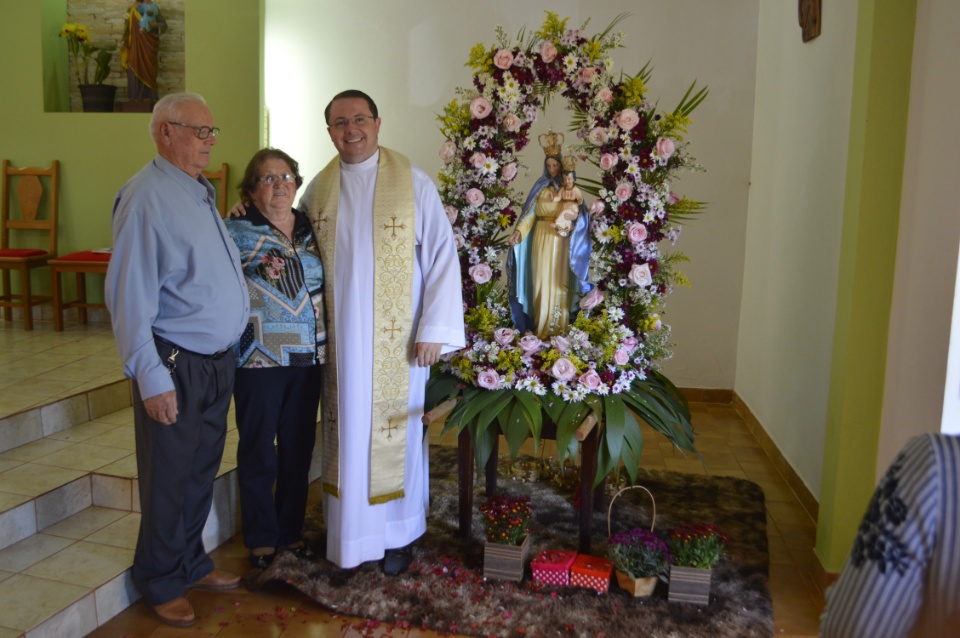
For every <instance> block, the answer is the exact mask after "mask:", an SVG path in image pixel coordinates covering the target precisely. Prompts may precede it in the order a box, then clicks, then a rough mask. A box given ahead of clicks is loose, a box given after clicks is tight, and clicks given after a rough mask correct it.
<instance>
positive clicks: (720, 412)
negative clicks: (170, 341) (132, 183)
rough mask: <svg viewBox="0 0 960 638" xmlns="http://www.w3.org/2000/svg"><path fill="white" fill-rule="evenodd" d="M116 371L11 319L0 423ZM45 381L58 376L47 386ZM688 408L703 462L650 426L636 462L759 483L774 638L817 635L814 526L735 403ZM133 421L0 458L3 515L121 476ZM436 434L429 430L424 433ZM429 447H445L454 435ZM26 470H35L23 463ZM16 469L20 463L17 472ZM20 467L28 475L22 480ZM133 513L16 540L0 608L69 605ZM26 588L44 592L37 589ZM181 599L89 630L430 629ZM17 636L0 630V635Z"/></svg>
mask: <svg viewBox="0 0 960 638" xmlns="http://www.w3.org/2000/svg"><path fill="white" fill-rule="evenodd" d="M18 362H19V363H18ZM111 366H112V367H111ZM83 370H89V371H90V375H91V378H85V377H84V376H83V375H82V374H80V371H83ZM118 378H119V362H118V360H117V355H116V349H115V347H114V345H113V341H112V338H111V337H110V330H109V328H108V327H106V326H104V325H97V324H92V325H90V326H87V327H81V326H76V325H74V326H69V325H68V328H67V330H66V331H65V332H63V333H54V332H53V331H52V326H51V325H49V324H48V323H44V322H40V323H39V324H38V325H37V326H36V328H35V329H34V331H33V332H32V333H25V332H23V330H22V327H21V326H20V325H19V324H16V323H8V322H3V321H0V418H2V417H3V416H5V415H7V414H11V413H14V412H17V411H20V410H23V409H25V408H29V407H33V406H36V405H42V404H45V403H48V402H49V401H51V400H54V399H57V398H62V397H64V396H69V395H72V394H75V393H76V392H80V391H83V390H84V389H88V388H90V387H95V386H97V385H102V384H103V383H109V382H113V381H116V380H117V379H118ZM47 379H50V380H56V381H61V382H62V383H47V382H46V380H47ZM70 384H72V385H70ZM691 408H692V411H693V415H694V425H695V427H696V429H697V431H698V434H699V436H698V439H697V445H698V448H699V449H700V450H701V452H702V454H703V456H704V459H705V460H706V462H707V464H708V469H705V468H704V467H703V466H702V465H701V464H700V463H699V462H698V461H694V460H688V459H684V458H683V457H681V456H679V455H678V454H676V453H675V452H674V451H673V449H672V448H671V446H670V445H669V444H668V443H667V442H666V441H665V440H663V439H662V437H659V435H657V434H655V433H653V432H652V431H649V432H647V433H646V434H647V437H646V439H645V440H646V441H647V442H648V445H647V446H646V447H645V449H644V452H643V456H642V463H643V465H644V466H645V467H651V468H662V469H668V470H674V471H680V472H689V473H697V474H701V473H710V474H717V475H725V476H736V477H740V478H747V479H750V480H753V481H755V482H757V483H759V484H760V485H761V486H762V487H763V488H764V490H765V492H766V496H767V512H768V518H767V528H768V540H769V547H770V589H771V592H772V594H773V601H774V621H775V624H776V635H777V636H784V637H788V636H793V637H800V636H816V635H817V626H818V617H819V614H820V612H821V610H822V607H823V596H822V592H821V590H820V587H819V586H818V583H819V582H820V579H819V578H818V574H819V571H820V570H819V568H818V563H817V559H816V558H815V556H814V554H813V549H812V548H813V544H814V538H815V525H814V522H813V521H812V520H811V519H810V517H809V516H808V514H807V513H806V512H805V510H804V509H803V508H802V507H801V506H800V504H799V502H798V500H797V499H796V497H795V496H794V494H793V493H792V492H791V490H790V489H789V487H788V486H787V484H786V483H785V482H784V480H783V479H782V478H781V477H780V476H779V474H778V473H777V471H776V470H775V469H774V465H773V463H772V462H771V461H770V460H769V459H768V458H767V457H766V456H765V454H764V452H763V451H762V450H761V448H760V446H759V445H758V444H757V442H756V440H755V439H754V437H753V436H752V434H750V432H749V430H748V429H747V426H746V424H745V423H744V421H743V419H742V418H741V417H740V416H739V415H738V414H737V413H736V412H735V410H733V408H731V407H729V406H726V405H717V404H705V403H696V404H692V405H691ZM131 425H132V416H131V415H130V411H129V409H127V410H121V411H116V412H112V413H109V414H105V415H102V416H99V417H97V418H95V419H92V420H90V421H89V422H86V423H83V424H80V425H77V426H75V427H73V428H70V429H69V430H64V431H62V432H59V433H55V434H52V435H51V436H49V437H47V438H45V439H42V440H40V441H37V442H36V443H33V444H28V445H24V446H20V447H18V448H14V449H13V450H9V451H7V452H4V453H2V454H0V510H3V509H8V505H9V503H10V502H15V501H16V500H17V499H22V498H25V495H24V494H23V492H26V491H27V490H26V489H25V488H24V487H23V485H31V486H32V485H33V482H34V481H37V480H40V478H39V477H42V476H46V475H48V474H50V473H57V472H59V473H67V474H69V473H70V472H83V471H84V470H85V469H87V468H89V467H90V466H92V465H97V464H100V466H104V465H111V464H113V465H114V466H115V467H121V468H125V471H126V472H127V474H126V475H127V476H132V474H129V472H130V471H131V468H132V471H134V472H135V466H133V465H131V464H130V460H131V459H132V456H131V455H132V433H131V431H130V430H131ZM438 432H439V429H437V433H438ZM231 434H232V436H231V437H230V438H235V431H234V432H232V433H231ZM437 436H438V434H433V433H432V434H431V437H432V439H436V438H437ZM437 442H440V443H443V444H452V443H453V441H452V439H451V437H446V438H445V439H444V440H443V441H437ZM652 442H656V444H651V443H652ZM71 448H72V451H71ZM233 458H234V457H233V453H232V452H227V453H226V454H225V458H224V461H225V463H224V465H223V466H222V467H221V472H223V471H229V469H231V465H230V464H231V461H232V459H233ZM124 463H126V465H124ZM28 466H32V467H33V470H31V471H28V470H27V469H25V468H26V467H28ZM18 468H21V469H19V471H16V470H18ZM37 468H40V469H39V470H38V469H37ZM11 472H12V474H11ZM18 474H22V475H23V476H24V477H27V476H29V478H27V479H24V480H21V479H20V478H18V476H17V475H18ZM5 475H6V476H5ZM17 486H20V487H17ZM314 488H316V486H314ZM30 489H31V490H35V489H40V488H37V487H36V486H32V487H31V488H30ZM5 490H9V491H5ZM311 498H312V499H317V498H319V490H317V489H312V490H311ZM138 518H139V515H138V514H137V513H136V512H135V511H134V512H122V511H118V510H113V509H109V508H102V507H92V508H89V509H86V510H83V511H82V512H80V513H78V514H75V515H73V516H72V517H69V518H67V519H65V520H63V521H62V522H60V523H57V524H55V525H53V526H50V527H48V528H46V529H44V530H42V533H41V534H38V535H36V536H34V537H32V538H31V539H28V540H27V541H21V544H22V548H18V549H22V551H10V550H13V549H14V548H16V547H17V546H11V547H9V548H7V549H6V550H3V551H0V615H2V614H4V613H7V612H8V611H9V610H10V609H16V610H17V613H20V614H21V615H25V616H30V615H33V616H36V617H40V616H39V615H40V614H41V613H43V612H44V611H45V608H47V607H49V608H56V607H57V606H58V605H61V604H62V601H63V600H75V599H76V597H77V595H78V593H79V592H80V591H81V590H83V589H84V588H86V587H87V586H88V585H89V583H90V582H91V581H92V580H93V579H101V580H102V579H104V578H108V577H109V575H110V573H112V572H114V571H116V572H117V573H119V572H120V571H122V565H123V564H124V563H128V562H129V557H130V555H131V554H132V543H133V542H135V541H134V540H133V538H134V535H135V532H134V530H135V528H136V525H137V522H138ZM18 545H19V544H18ZM214 558H215V560H216V561H217V563H218V565H219V566H221V567H223V568H226V569H233V570H235V571H243V570H245V569H246V549H245V548H244V547H243V544H242V540H241V539H240V538H239V537H238V538H233V539H231V540H230V541H228V542H227V543H225V544H224V545H222V546H221V547H219V548H218V549H217V550H215V551H214ZM34 587H41V588H42V589H41V590H42V592H43V593H42V594H41V593H39V591H41V590H38V589H34ZM189 598H190V600H191V601H192V602H193V604H194V606H195V608H196V610H197V614H198V616H199V618H200V620H199V622H198V623H197V625H195V626H194V627H192V628H190V629H185V630H184V629H179V630H178V629H173V628H170V627H166V626H164V625H162V624H160V623H159V622H158V621H157V620H156V619H155V618H154V617H153V616H152V615H151V613H150V611H149V609H148V608H147V607H146V606H145V605H144V604H143V603H142V602H138V603H135V604H134V605H132V606H131V607H130V608H129V609H127V610H126V611H124V612H122V613H120V614H119V615H117V616H116V617H115V618H113V620H111V621H109V622H108V623H107V624H105V625H104V626H102V627H101V628H99V629H98V630H96V631H94V632H93V633H91V634H89V635H90V636H97V637H101V636H111V637H112V636H138V637H139V636H150V637H154V638H160V637H162V636H217V637H218V638H231V637H240V636H272V637H275V638H276V637H281V636H282V638H295V637H299V636H312V637H318V638H319V637H326V636H381V635H389V636H404V635H406V636H410V637H418V636H435V635H437V634H434V633H433V632H429V631H427V632H424V631H420V630H409V631H408V630H401V629H399V628H398V629H391V628H389V627H387V626H385V625H383V626H379V627H377V626H376V624H375V623H367V622H366V621H364V620H360V619H355V618H347V617H343V616H339V615H337V614H333V613H329V612H326V611H323V610H321V609H319V608H318V607H317V606H316V605H314V604H313V603H312V602H311V601H310V600H308V599H306V598H305V597H304V596H303V595H301V594H299V593H298V592H296V591H295V590H293V589H292V588H289V587H286V586H283V585H276V586H271V587H268V588H265V589H262V590H260V591H258V592H257V593H255V594H254V593H250V592H248V591H246V590H244V589H238V590H235V591H233V592H225V593H224V592H219V593H218V592H207V591H192V592H191V593H190V594H189ZM25 620H29V619H27V618H25ZM18 635H20V634H19V633H18V632H15V631H8V630H5V629H2V628H0V638H8V636H9V637H14V636H18Z"/></svg>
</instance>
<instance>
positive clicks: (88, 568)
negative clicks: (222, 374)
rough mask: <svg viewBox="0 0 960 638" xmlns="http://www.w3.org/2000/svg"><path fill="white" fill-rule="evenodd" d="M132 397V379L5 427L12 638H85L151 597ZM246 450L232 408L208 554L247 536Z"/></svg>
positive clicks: (4, 591)
mask: <svg viewBox="0 0 960 638" xmlns="http://www.w3.org/2000/svg"><path fill="white" fill-rule="evenodd" d="M130 395H131V392H130V382H129V381H126V380H124V381H120V382H115V383H109V384H107V385H105V386H103V387H99V388H93V389H90V390H88V391H85V392H81V393H79V394H77V395H74V396H70V397H66V398H63V399H59V400H57V401H54V402H52V403H50V404H47V405H43V406H37V407H35V408H32V409H30V410H26V411H24V412H21V413H18V414H15V415H10V416H7V417H5V418H3V419H0V638H8V637H14V636H27V637H31V638H32V637H35V636H36V637H39V636H83V635H86V634H87V633H89V632H90V631H93V630H94V629H96V628H97V627H99V626H100V625H102V624H104V623H105V622H107V621H108V620H110V619H111V618H113V617H114V616H115V615H116V614H118V613H119V612H121V611H123V610H124V609H126V608H127V607H128V606H129V605H131V604H132V603H133V602H135V601H136V600H137V599H138V598H139V593H138V592H137V591H136V589H135V588H134V586H133V584H132V580H131V577H130V565H131V564H132V560H133V551H134V547H135V546H136V540H137V532H138V528H139V523H140V514H139V511H140V507H139V505H140V504H139V496H138V483H137V468H136V457H135V454H134V428H133V410H132V408H131V407H130V403H131V396H130ZM236 442H237V432H236V426H235V423H234V419H233V411H232V410H231V412H230V414H229V417H228V432H227V443H226V449H225V450H224V455H223V460H222V462H221V465H220V469H219V471H218V473H217V479H216V481H215V484H214V502H213V507H212V508H211V512H210V517H209V518H208V520H207V525H206V527H205V529H204V533H203V538H204V545H205V546H206V547H207V549H208V551H209V550H212V549H213V548H215V547H217V546H219V545H221V544H222V543H224V542H226V541H227V540H228V539H230V538H231V537H233V536H234V535H236V534H237V533H238V531H239V516H238V509H239V505H238V499H237V479H236V471H235V469H236V467H235V465H234V463H233V461H235V459H236Z"/></svg>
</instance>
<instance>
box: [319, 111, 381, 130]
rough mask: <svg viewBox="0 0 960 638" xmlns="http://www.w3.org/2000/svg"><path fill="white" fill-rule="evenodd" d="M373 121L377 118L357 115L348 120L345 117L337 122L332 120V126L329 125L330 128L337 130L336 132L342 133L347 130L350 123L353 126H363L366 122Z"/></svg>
mask: <svg viewBox="0 0 960 638" xmlns="http://www.w3.org/2000/svg"><path fill="white" fill-rule="evenodd" d="M375 119H377V118H375V117H373V116H372V115H357V116H355V117H352V118H350V119H349V120H348V119H347V118H345V117H341V118H340V119H338V120H334V121H333V124H331V125H330V126H332V127H333V128H335V129H337V130H338V131H342V130H343V129H345V128H347V126H348V125H349V124H350V123H351V122H353V125H354V126H363V125H364V124H366V123H367V122H372V121H373V120H375Z"/></svg>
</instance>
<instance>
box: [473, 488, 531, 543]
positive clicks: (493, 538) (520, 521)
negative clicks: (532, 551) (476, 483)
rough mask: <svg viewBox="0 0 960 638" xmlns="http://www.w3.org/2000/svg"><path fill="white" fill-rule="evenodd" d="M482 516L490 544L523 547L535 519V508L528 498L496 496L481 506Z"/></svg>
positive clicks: (489, 498)
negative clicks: (531, 523)
mask: <svg viewBox="0 0 960 638" xmlns="http://www.w3.org/2000/svg"><path fill="white" fill-rule="evenodd" d="M480 516H481V518H482V519H483V530H484V534H485V536H486V538H487V540H488V541H489V542H491V543H500V544H501V545H521V544H522V543H523V538H524V537H525V536H526V535H527V528H528V527H529V525H530V520H531V519H532V518H533V508H532V507H531V506H530V498H529V497H527V496H507V495H506V494H494V495H492V496H489V497H487V500H486V501H484V502H483V503H481V504H480Z"/></svg>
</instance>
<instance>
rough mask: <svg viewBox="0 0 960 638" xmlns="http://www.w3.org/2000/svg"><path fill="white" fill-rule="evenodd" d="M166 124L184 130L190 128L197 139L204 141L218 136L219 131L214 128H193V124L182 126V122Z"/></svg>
mask: <svg viewBox="0 0 960 638" xmlns="http://www.w3.org/2000/svg"><path fill="white" fill-rule="evenodd" d="M167 124H173V125H174V126H183V127H185V128H192V129H193V130H194V131H196V132H197V137H199V138H200V139H201V140H205V139H207V138H208V137H210V136H211V135H212V136H213V137H216V136H218V135H220V129H219V128H217V127H216V126H213V127H210V126H194V125H193V124H184V123H182V122H167Z"/></svg>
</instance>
